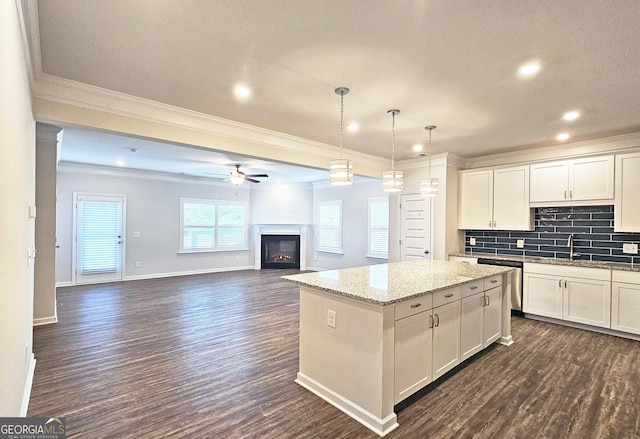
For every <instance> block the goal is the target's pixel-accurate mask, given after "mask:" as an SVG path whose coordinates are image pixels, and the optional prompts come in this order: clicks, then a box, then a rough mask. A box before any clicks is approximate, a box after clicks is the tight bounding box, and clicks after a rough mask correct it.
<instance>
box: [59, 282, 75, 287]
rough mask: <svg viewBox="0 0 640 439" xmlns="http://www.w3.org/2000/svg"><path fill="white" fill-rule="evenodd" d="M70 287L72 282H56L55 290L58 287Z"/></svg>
mask: <svg viewBox="0 0 640 439" xmlns="http://www.w3.org/2000/svg"><path fill="white" fill-rule="evenodd" d="M72 286H73V282H71V281H66V282H56V288H58V287H72Z"/></svg>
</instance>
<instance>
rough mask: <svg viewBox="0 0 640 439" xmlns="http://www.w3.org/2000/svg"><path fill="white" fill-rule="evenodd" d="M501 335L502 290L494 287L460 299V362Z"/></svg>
mask: <svg viewBox="0 0 640 439" xmlns="http://www.w3.org/2000/svg"><path fill="white" fill-rule="evenodd" d="M501 334H502V288H501V287H495V288H491V289H489V290H487V291H481V292H480V293H476V294H473V295H471V296H468V297H465V298H463V299H462V303H461V317H460V357H461V358H460V360H461V361H464V360H466V359H467V358H470V357H472V356H473V355H475V354H477V353H478V352H480V351H481V350H482V349H484V348H486V347H487V346H489V345H490V344H491V343H493V342H495V341H496V340H498V339H499V338H500V336H501Z"/></svg>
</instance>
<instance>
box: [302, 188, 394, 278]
mask: <svg viewBox="0 0 640 439" xmlns="http://www.w3.org/2000/svg"><path fill="white" fill-rule="evenodd" d="M384 196H388V194H387V192H384V191H383V190H382V181H381V180H373V181H371V180H369V179H367V180H359V181H358V180H357V178H356V182H354V184H352V185H350V186H331V185H329V184H328V183H318V184H315V185H314V188H313V211H314V214H313V218H314V227H313V231H314V233H313V234H314V238H315V233H316V230H317V217H318V215H317V211H318V203H319V202H320V201H330V200H342V224H343V233H342V240H343V244H342V247H343V254H334V253H325V252H317V251H314V252H313V257H312V258H311V259H310V260H309V261H308V263H307V265H308V266H309V267H310V268H312V269H315V270H332V269H336V268H346V267H357V266H362V265H371V264H379V263H386V262H387V260H386V259H375V258H367V256H366V255H367V226H368V218H367V216H368V200H369V198H370V197H384ZM389 209H391V204H390V205H389ZM314 242H315V239H314Z"/></svg>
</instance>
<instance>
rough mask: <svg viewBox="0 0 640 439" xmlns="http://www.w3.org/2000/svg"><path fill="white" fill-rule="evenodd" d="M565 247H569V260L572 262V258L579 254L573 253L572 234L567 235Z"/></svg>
mask: <svg viewBox="0 0 640 439" xmlns="http://www.w3.org/2000/svg"><path fill="white" fill-rule="evenodd" d="M567 247H569V259H570V260H571V261H573V257H574V256H580V253H574V252H573V233H571V234H570V235H569V239H568V240H567Z"/></svg>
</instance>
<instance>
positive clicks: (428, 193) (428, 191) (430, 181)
mask: <svg viewBox="0 0 640 439" xmlns="http://www.w3.org/2000/svg"><path fill="white" fill-rule="evenodd" d="M439 193H440V181H439V180H438V179H437V178H435V177H428V178H423V179H422V180H420V195H422V196H423V197H435V196H437V195H438V194H439Z"/></svg>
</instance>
